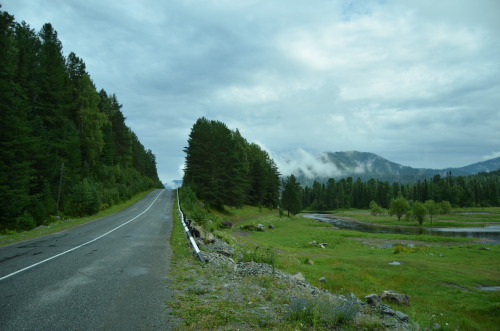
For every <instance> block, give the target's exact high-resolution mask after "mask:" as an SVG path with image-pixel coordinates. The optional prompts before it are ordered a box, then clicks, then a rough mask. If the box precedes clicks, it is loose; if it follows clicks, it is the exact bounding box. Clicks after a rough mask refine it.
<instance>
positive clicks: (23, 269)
mask: <svg viewBox="0 0 500 331" xmlns="http://www.w3.org/2000/svg"><path fill="white" fill-rule="evenodd" d="M163 192H164V191H161V192H160V193H158V196H157V197H156V198H155V199H154V200H153V202H151V204H150V205H149V206H148V208H146V209H145V210H144V211H143V212H142V213H140V214H139V215H137V216H136V217H134V218H132V219H130V220H128V221H127V222H125V223H123V224H121V225H119V226H117V227H116V228H114V229H112V230H110V231H108V232H106V233H105V234H102V235H100V236H99V237H97V238H94V239H92V240H90V241H87V242H86V243H84V244H81V245H79V246H76V247H73V248H71V249H68V250H67V251H64V252H62V253H59V254H57V255H54V256H52V257H49V258H48V259H45V260H43V261H40V262H37V263H35V264H32V265H30V266H27V267H26V268H22V269H20V270H18V271H14V272H13V273H10V274H8V275H6V276H3V277H1V278H0V281H2V280H4V279H7V278H9V277H12V276H14V275H17V274H18V273H21V272H23V271H26V270H28V269H31V268H33V267H36V266H37V265H40V264H42V263H45V262H48V261H50V260H53V259H55V258H57V257H59V256H61V255H64V254H67V253H69V252H72V251H74V250H77V249H78V248H81V247H83V246H85V245H88V244H91V243H93V242H94V241H96V240H99V239H101V238H102V237H104V236H107V235H108V234H110V233H111V232H113V231H116V230H118V229H119V228H121V227H122V226H125V225H127V224H128V223H130V222H132V221H133V220H135V219H137V218H138V217H140V216H142V215H143V214H144V213H145V212H147V211H148V210H149V208H151V206H152V205H153V204H154V203H155V202H156V200H158V198H159V197H160V195H161V194H162V193H163Z"/></svg>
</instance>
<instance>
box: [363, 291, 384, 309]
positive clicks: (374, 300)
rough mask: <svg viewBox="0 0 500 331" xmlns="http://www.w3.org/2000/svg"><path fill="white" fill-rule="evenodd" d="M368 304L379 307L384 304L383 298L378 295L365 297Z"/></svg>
mask: <svg viewBox="0 0 500 331" xmlns="http://www.w3.org/2000/svg"><path fill="white" fill-rule="evenodd" d="M364 299H365V301H366V303H367V304H369V305H370V306H372V307H378V306H379V305H380V303H381V302H382V298H381V297H380V295H378V294H369V295H367V296H365V297H364Z"/></svg>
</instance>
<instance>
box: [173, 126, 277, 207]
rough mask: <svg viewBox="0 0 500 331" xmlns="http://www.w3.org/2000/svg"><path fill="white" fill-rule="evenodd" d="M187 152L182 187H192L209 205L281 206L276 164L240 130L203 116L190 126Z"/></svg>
mask: <svg viewBox="0 0 500 331" xmlns="http://www.w3.org/2000/svg"><path fill="white" fill-rule="evenodd" d="M184 151H185V152H186V164H185V169H184V180H183V186H184V187H185V186H189V187H190V188H191V189H192V190H193V191H194V193H195V194H196V196H197V197H198V198H199V199H201V200H203V201H204V202H205V203H206V204H208V205H209V206H212V207H215V208H222V207H223V205H230V206H236V207H239V206H242V205H243V204H248V205H253V206H266V207H276V206H278V203H279V188H280V178H279V172H278V168H277V167H276V164H275V163H274V161H273V160H272V159H271V158H270V157H269V155H268V153H267V152H266V151H263V150H262V149H261V148H260V147H259V146H258V145H256V144H253V143H248V142H247V141H246V140H245V139H244V138H243V137H242V136H241V135H240V133H239V131H238V130H236V131H232V130H230V129H229V128H228V127H227V126H226V125H225V124H224V123H222V122H219V121H210V120H207V119H206V118H204V117H203V118H200V119H198V120H197V121H196V123H195V124H194V125H193V127H192V129H191V133H190V135H189V139H188V146H187V147H186V148H185V149H184Z"/></svg>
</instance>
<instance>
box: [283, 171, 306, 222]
mask: <svg viewBox="0 0 500 331" xmlns="http://www.w3.org/2000/svg"><path fill="white" fill-rule="evenodd" d="M283 187H284V189H283V196H282V198H281V204H282V206H283V208H284V209H286V210H287V211H288V216H290V214H292V215H296V214H298V213H299V212H300V210H301V209H302V206H301V202H300V201H301V198H300V191H301V188H300V185H299V183H298V182H297V178H296V177H295V176H294V175H293V174H292V175H290V176H289V177H287V179H286V180H285V181H284V183H283Z"/></svg>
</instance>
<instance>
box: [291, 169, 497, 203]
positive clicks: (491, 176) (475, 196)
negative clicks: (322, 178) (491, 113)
mask: <svg viewBox="0 0 500 331" xmlns="http://www.w3.org/2000/svg"><path fill="white" fill-rule="evenodd" d="M300 194H301V197H302V205H303V206H305V207H307V208H309V209H313V210H332V209H337V208H361V209H364V208H368V207H369V206H370V202H371V201H374V202H375V203H377V204H378V205H380V206H382V207H383V208H388V207H389V205H390V202H391V200H392V199H396V198H398V197H400V196H401V197H403V198H405V199H407V200H410V201H420V202H425V201H427V200H434V201H436V202H441V201H448V202H450V203H451V204H452V205H453V206H455V207H481V206H482V207H497V206H500V170H496V171H492V172H489V173H479V174H477V175H470V176H457V177H455V176H452V174H451V173H448V174H447V175H446V176H440V175H435V176H434V177H432V178H430V179H429V180H423V181H420V180H419V181H417V182H416V183H408V184H400V183H397V182H394V183H389V182H387V181H380V180H376V179H373V178H372V179H370V180H368V181H362V180H361V179H360V178H357V179H356V180H353V179H352V177H348V178H343V179H341V180H339V181H336V180H335V179H333V178H330V179H329V180H328V182H326V183H323V184H320V183H319V182H317V181H315V182H314V183H313V185H312V187H308V186H306V187H305V188H304V189H302V190H301V191H300Z"/></svg>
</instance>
